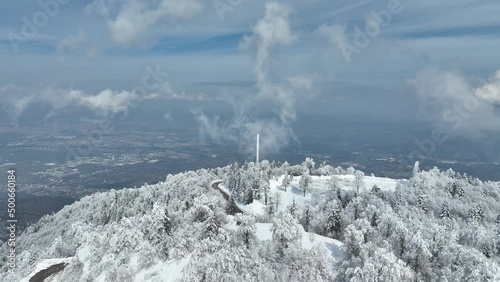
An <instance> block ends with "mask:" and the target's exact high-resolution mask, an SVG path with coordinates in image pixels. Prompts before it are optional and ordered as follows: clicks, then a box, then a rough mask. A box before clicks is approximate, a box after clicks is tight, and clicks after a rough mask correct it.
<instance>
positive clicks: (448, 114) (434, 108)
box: [410, 69, 500, 137]
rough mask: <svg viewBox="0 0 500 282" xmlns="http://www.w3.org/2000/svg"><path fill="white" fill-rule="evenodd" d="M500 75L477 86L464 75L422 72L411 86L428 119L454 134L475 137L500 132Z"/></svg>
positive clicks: (438, 71)
mask: <svg viewBox="0 0 500 282" xmlns="http://www.w3.org/2000/svg"><path fill="white" fill-rule="evenodd" d="M499 73H500V72H499V71H497V72H495V73H494V74H493V75H492V77H491V78H490V80H489V81H485V80H483V81H482V82H481V83H479V85H473V83H472V82H471V81H470V80H469V79H467V78H466V77H465V76H464V75H462V74H460V73H456V72H450V71H442V70H437V69H432V70H425V71H422V72H420V73H419V74H417V76H416V78H415V79H413V80H411V81H410V83H411V84H412V85H413V86H414V87H415V90H416V94H417V96H418V98H419V101H420V110H421V113H422V115H423V116H424V117H425V118H427V119H429V120H431V121H433V122H434V123H435V124H436V125H437V126H441V127H444V128H447V131H448V132H450V133H453V134H457V135H461V136H465V137H475V136H477V135H478V134H483V133H487V132H493V131H498V124H500V115H499V111H498V110H499V108H498V102H499V100H498V98H499V97H500V96H499V95H498V94H499V89H500V88H499V85H500V84H499V81H500V80H499Z"/></svg>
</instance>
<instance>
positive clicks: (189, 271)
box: [0, 159, 500, 282]
mask: <svg viewBox="0 0 500 282" xmlns="http://www.w3.org/2000/svg"><path fill="white" fill-rule="evenodd" d="M241 212H242V213H241ZM499 215H500V185H499V183H493V182H486V183H485V182H482V181H480V180H478V179H473V178H470V177H468V176H466V175H461V174H458V173H455V172H453V171H451V170H449V171H446V172H441V171H439V170H437V169H433V170H431V171H424V172H420V171H419V169H418V165H416V167H415V169H414V176H413V177H412V178H411V179H409V180H394V179H388V178H379V177H375V176H365V175H364V173H363V172H361V171H357V170H355V169H354V168H352V167H350V168H347V169H343V168H340V167H338V168H333V167H330V166H327V165H321V166H319V167H316V164H315V163H314V161H313V160H312V159H306V160H305V161H304V163H303V164H301V165H293V166H292V165H289V164H288V163H284V164H275V163H269V162H267V161H263V162H260V163H258V164H254V163H245V164H243V165H242V166H239V165H238V164H234V165H230V166H227V167H224V168H218V169H213V170H199V171H196V172H186V173H181V174H177V175H169V176H168V177H167V179H166V180H165V181H164V182H161V183H158V184H154V185H147V184H146V185H144V186H143V187H141V188H137V189H124V190H120V191H114V190H112V191H109V192H106V193H98V194H94V195H91V196H88V197H85V198H83V199H81V200H80V201H78V202H76V203H74V204H72V205H70V206H66V207H65V208H63V209H62V210H61V211H60V212H58V213H57V214H55V215H50V216H45V217H43V218H42V219H41V220H40V221H39V222H38V223H37V224H35V225H33V226H31V227H29V228H28V230H27V231H26V232H24V233H23V234H22V235H20V236H19V237H18V240H17V248H16V251H17V254H18V260H17V269H16V272H15V273H14V274H9V273H7V271H5V270H6V269H7V265H6V261H5V260H3V261H0V268H1V269H2V272H1V274H0V281H30V279H31V278H33V277H35V276H36V277H37V278H40V277H42V278H47V279H46V280H45V281H172V282H173V281H287V282H290V281H394V282H396V281H398V282H399V281H500V280H499V279H500V268H499V265H498V262H499V253H500V241H499V237H498V235H497V234H499V233H500V216H499ZM6 248H7V245H6V244H3V245H2V247H1V250H0V251H2V252H6ZM39 281H41V280H39Z"/></svg>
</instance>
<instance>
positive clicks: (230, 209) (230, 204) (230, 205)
mask: <svg viewBox="0 0 500 282" xmlns="http://www.w3.org/2000/svg"><path fill="white" fill-rule="evenodd" d="M239 212H240V209H239V208H238V207H237V206H236V202H235V200H234V197H233V196H232V195H231V196H230V197H229V199H228V200H227V204H226V213H227V214H230V215H235V214H237V213H239Z"/></svg>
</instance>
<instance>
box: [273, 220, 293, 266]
mask: <svg viewBox="0 0 500 282" xmlns="http://www.w3.org/2000/svg"><path fill="white" fill-rule="evenodd" d="M271 230H272V232H273V245H274V247H275V250H276V252H277V254H278V256H279V257H284V255H285V252H286V250H287V249H288V248H297V244H298V241H299V238H300V229H299V227H298V225H297V222H296V221H295V219H294V217H293V216H292V215H291V214H290V213H283V215H282V216H281V217H280V218H277V219H276V220H275V221H274V223H273V226H272V229H271Z"/></svg>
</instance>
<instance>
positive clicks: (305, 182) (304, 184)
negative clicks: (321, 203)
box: [299, 171, 311, 197]
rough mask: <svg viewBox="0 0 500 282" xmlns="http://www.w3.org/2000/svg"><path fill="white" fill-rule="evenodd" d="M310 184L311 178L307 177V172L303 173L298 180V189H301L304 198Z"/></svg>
mask: <svg viewBox="0 0 500 282" xmlns="http://www.w3.org/2000/svg"><path fill="white" fill-rule="evenodd" d="M310 183H311V176H310V175H309V172H308V171H305V172H304V173H303V174H302V175H301V176H300V180H299V186H300V189H302V191H303V193H304V197H305V196H306V192H307V191H308V190H309V185H310Z"/></svg>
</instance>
